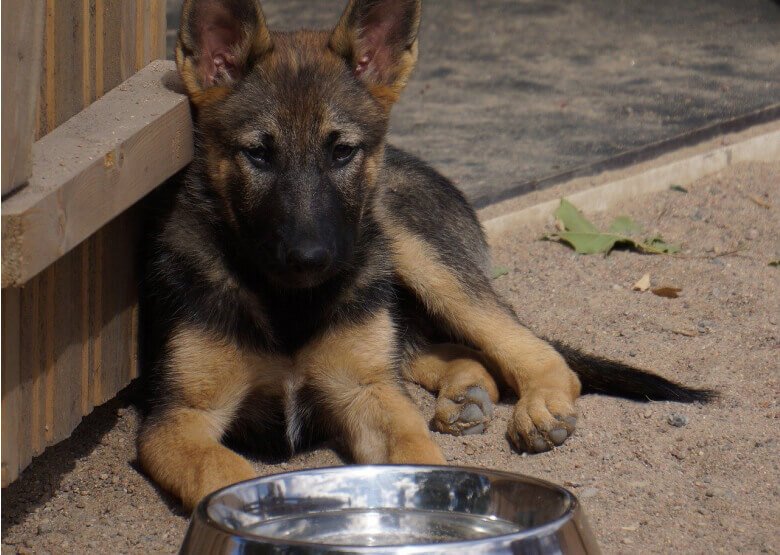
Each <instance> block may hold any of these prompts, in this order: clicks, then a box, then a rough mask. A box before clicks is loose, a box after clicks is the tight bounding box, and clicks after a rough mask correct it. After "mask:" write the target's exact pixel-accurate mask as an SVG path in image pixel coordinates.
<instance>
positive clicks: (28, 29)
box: [2, 0, 44, 196]
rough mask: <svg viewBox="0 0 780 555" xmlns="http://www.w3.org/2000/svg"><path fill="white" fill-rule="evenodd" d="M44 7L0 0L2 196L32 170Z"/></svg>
mask: <svg viewBox="0 0 780 555" xmlns="http://www.w3.org/2000/svg"><path fill="white" fill-rule="evenodd" d="M43 8H44V1H43V0H4V1H3V2H2V21H3V24H2V28H3V42H2V64H3V133H2V136H3V138H2V150H3V156H2V158H3V171H2V194H3V196H5V195H6V194H7V193H9V192H11V191H13V190H14V189H16V188H17V187H19V186H21V185H23V184H24V183H26V182H27V180H28V179H29V178H30V175H31V173H32V150H31V149H32V144H33V136H34V133H35V109H36V106H37V103H38V88H39V86H38V83H39V80H40V74H41V72H40V68H41V52H42V51H43V23H44V11H43Z"/></svg>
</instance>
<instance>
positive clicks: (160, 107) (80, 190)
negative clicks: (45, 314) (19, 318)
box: [2, 61, 192, 287]
mask: <svg viewBox="0 0 780 555" xmlns="http://www.w3.org/2000/svg"><path fill="white" fill-rule="evenodd" d="M174 76H175V71H174V65H173V63H172V62H163V61H156V62H153V63H151V64H150V65H149V66H147V67H146V68H144V69H143V70H141V71H140V72H139V73H137V74H136V75H134V76H133V77H131V78H130V79H128V80H127V81H124V82H123V83H122V84H121V85H120V86H119V87H117V88H115V89H114V90H112V91H110V92H109V93H108V94H106V95H105V96H104V97H103V98H101V99H99V100H97V101H96V102H94V103H93V104H92V105H90V106H89V107H87V108H86V109H84V110H83V111H81V112H79V113H78V114H77V115H76V116H74V117H72V118H70V119H69V120H68V121H66V122H65V123H63V124H62V125H60V126H59V127H57V128H56V129H55V130H54V131H52V132H51V133H49V134H48V135H46V136H45V137H43V138H42V139H40V140H39V141H37V142H36V143H35V145H34V146H33V160H34V163H35V173H34V175H33V176H32V178H31V179H30V181H29V184H28V185H27V187H25V188H24V190H22V191H19V192H18V193H17V194H15V195H13V196H12V197H11V198H9V199H7V200H6V201H4V202H3V213H2V230H3V250H4V252H3V273H2V276H3V277H2V284H3V287H9V286H18V285H21V284H23V283H25V282H27V281H28V280H29V279H30V278H32V277H33V276H35V275H37V274H38V273H39V272H41V271H42V270H43V269H44V268H46V267H48V266H49V265H51V264H52V263H53V262H54V261H56V260H58V259H59V258H60V257H61V256H63V255H65V254H67V253H68V252H70V250H71V249H73V248H75V247H76V245H78V244H80V243H81V242H82V241H84V240H85V239H87V238H88V237H90V236H91V235H92V234H94V233H95V232H96V231H97V230H98V229H100V228H101V227H102V226H103V225H105V224H106V223H107V222H108V221H109V220H111V219H112V218H113V217H115V216H116V215H117V214H119V213H121V212H122V211H123V210H125V209H126V208H128V207H129V206H131V205H132V204H133V203H135V202H136V201H138V200H139V199H141V198H142V197H143V196H144V195H146V194H147V193H148V192H150V191H152V190H153V189H154V188H155V187H157V186H158V185H159V184H160V183H162V182H163V181H165V180H166V179H167V178H168V177H170V176H171V175H173V174H174V173H176V172H177V171H179V170H180V169H181V168H182V167H184V166H185V165H186V164H187V163H188V162H189V161H190V160H191V158H192V125H191V120H190V109H189V104H188V102H187V99H186V97H185V96H183V95H181V94H179V93H176V92H174V91H172V90H170V89H169V88H168V87H169V86H170V83H172V82H175V79H174V78H173V77H174Z"/></svg>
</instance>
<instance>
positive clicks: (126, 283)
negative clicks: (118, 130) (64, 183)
mask: <svg viewBox="0 0 780 555" xmlns="http://www.w3.org/2000/svg"><path fill="white" fill-rule="evenodd" d="M138 216H139V214H138V213H137V212H136V211H134V210H130V211H128V212H125V213H123V214H122V215H121V216H119V217H118V218H117V219H116V220H114V221H112V222H111V223H110V224H108V225H107V226H105V228H103V229H102V230H101V231H100V234H101V235H102V243H103V245H111V248H110V249H103V256H102V261H101V266H102V268H101V270H102V271H101V273H100V274H96V276H95V277H96V279H100V280H101V281H102V284H101V286H100V291H101V306H100V312H99V313H98V314H99V316H100V317H101V319H102V325H101V330H100V342H101V348H100V359H99V360H100V364H99V367H98V368H99V372H100V390H99V391H96V397H95V403H96V404H97V403H104V402H106V401H108V400H109V399H111V398H112V397H113V396H114V395H115V394H116V392H117V391H119V390H120V389H122V388H123V387H124V386H125V385H127V384H128V383H129V382H130V379H131V376H132V374H133V373H134V369H133V368H132V364H133V359H134V350H135V348H134V346H133V345H132V340H133V337H134V332H133V308H134V306H135V304H136V297H137V290H136V289H137V288H136V282H137V273H136V267H135V266H136V265H135V249H136V236H137V234H136V230H137V222H138V221H139V218H138Z"/></svg>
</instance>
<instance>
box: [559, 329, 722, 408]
mask: <svg viewBox="0 0 780 555" xmlns="http://www.w3.org/2000/svg"><path fill="white" fill-rule="evenodd" d="M548 341H549V342H550V344H551V345H552V346H553V347H555V349H556V350H557V351H558V352H559V353H561V355H563V358H564V359H565V360H566V362H567V363H568V365H569V367H570V368H571V369H572V370H573V371H574V373H575V374H577V376H579V378H580V382H582V392H583V393H602V394H605V395H614V396H617V397H625V398H627V399H635V400H638V401H678V402H680V403H694V402H696V401H699V402H701V403H707V402H710V401H712V400H714V399H716V398H717V397H718V392H717V391H715V390H712V389H695V388H692V387H687V386H684V385H680V384H678V383H675V382H673V381H671V380H667V379H666V378H662V377H661V376H658V375H656V374H653V373H652V372H648V371H646V370H640V369H639V368H634V367H633V366H629V365H627V364H623V363H621V362H616V361H613V360H607V359H605V358H601V357H598V356H594V355H589V354H586V353H582V352H580V351H578V350H577V349H574V348H573V347H569V346H568V345H566V344H564V343H561V342H560V341H554V340H548Z"/></svg>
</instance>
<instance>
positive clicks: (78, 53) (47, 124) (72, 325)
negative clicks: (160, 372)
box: [2, 0, 174, 486]
mask: <svg viewBox="0 0 780 555" xmlns="http://www.w3.org/2000/svg"><path fill="white" fill-rule="evenodd" d="M41 4H43V5H42V6H41ZM36 5H37V6H38V7H39V9H40V14H41V17H42V21H37V20H36V19H35V11H36V9H37V8H36ZM2 8H3V13H2V16H3V61H4V63H3V87H4V88H3V93H4V96H3V114H4V116H5V113H6V111H5V110H6V104H7V102H13V103H15V104H16V107H17V108H18V109H19V110H22V109H28V110H32V111H33V112H34V113H36V114H37V115H36V116H35V117H34V118H33V121H34V127H35V129H34V132H35V137H36V138H37V139H40V138H42V137H44V136H45V135H47V134H48V133H50V132H52V131H53V130H55V129H56V128H57V127H58V126H59V125H61V124H62V123H63V122H65V121H66V120H68V118H71V117H72V116H74V115H76V114H79V113H80V112H81V111H82V110H83V109H84V108H86V107H87V106H89V105H90V104H92V103H93V102H94V101H95V100H96V99H98V98H100V97H102V96H103V95H104V94H105V93H106V92H107V91H109V90H110V89H112V88H114V87H116V86H118V85H119V84H120V83H122V82H123V81H125V80H126V79H128V78H129V77H131V76H132V75H133V74H135V73H136V72H138V71H139V70H140V69H141V68H143V67H144V66H146V65H147V64H149V62H151V61H152V60H155V59H163V58H165V1H164V0H3V2H2ZM7 20H8V21H7ZM7 24H8V25H9V27H7ZM10 26H17V27H18V28H19V29H20V30H21V31H22V32H20V33H17V34H18V35H19V36H30V35H31V34H32V35H33V36H35V35H36V29H37V36H38V38H39V40H40V41H41V43H42V48H41V52H42V54H41V56H40V60H39V63H40V68H41V73H40V87H39V90H28V91H24V90H18V88H17V90H15V91H13V97H12V98H6V94H5V93H6V88H5V86H6V82H8V80H9V79H10V80H12V81H13V80H16V81H17V83H18V81H20V80H21V77H20V74H17V75H13V74H9V73H6V72H7V71H9V72H10V71H19V68H18V67H17V68H15V69H12V68H10V67H7V66H6V63H5V61H6V52H7V51H10V50H8V49H7V48H6V46H7V40H6V29H7V28H11V27H10ZM9 40H11V39H9ZM29 42H30V44H34V41H32V40H31V41H29ZM34 69H35V67H29V65H28V67H27V68H26V71H30V72H31V73H34V71H33V70H34ZM33 81H34V80H33ZM34 88H37V87H34ZM6 132H7V130H6V129H5V126H4V129H3V134H4V138H3V144H4V150H5V144H6ZM66 139H67V138H66ZM66 139H65V140H66ZM12 140H15V141H19V142H20V145H21V146H22V149H24V147H25V145H24V144H23V143H24V141H23V140H22V139H20V138H19V137H18V136H16V137H12ZM26 146H28V147H30V148H31V147H32V145H31V144H28V145H26ZM70 146H71V147H74V148H71V151H73V152H74V153H73V154H71V157H76V158H78V156H79V151H78V146H79V145H70ZM20 158H24V156H21V157H20ZM3 162H4V163H5V153H4V159H3ZM70 162H71V160H70V159H69V160H65V161H63V162H62V163H61V165H62V166H63V167H64V168H65V167H67V166H68V164H69V163H70ZM35 171H36V167H35V165H33V166H32V172H33V174H35ZM172 171H174V170H171V171H170V172H167V174H166V175H163V176H162V178H161V179H160V181H161V180H162V179H164V178H165V177H167V175H170V173H172ZM24 173H25V172H24V171H22V172H20V174H24ZM27 177H28V178H29V177H30V175H29V173H27ZM8 179H11V178H10V177H9V178H8ZM6 183H7V178H6V174H5V173H4V174H3V186H4V187H3V192H4V195H5V193H6ZM9 183H10V182H9ZM30 183H32V181H31V182H30ZM121 183H124V181H122V182H121ZM17 185H18V184H16V183H14V184H12V186H9V187H8V188H9V189H10V188H13V187H15V186H17ZM33 189H34V186H33V185H32V184H31V185H28V187H27V190H26V189H25V188H24V187H22V189H21V190H20V191H19V192H17V193H12V194H11V196H10V198H5V197H4V199H3V286H4V288H3V290H2V485H3V486H5V485H7V484H8V483H10V482H11V481H13V480H14V479H16V477H17V476H18V475H19V473H20V472H21V470H23V469H24V468H25V467H26V466H27V465H28V464H29V463H30V461H31V460H32V458H33V457H34V456H36V455H38V454H40V453H41V452H42V451H43V450H44V449H45V448H46V447H47V446H49V445H51V444H53V443H55V442H57V441H60V440H62V439H64V438H66V437H68V436H69V435H70V433H71V432H72V431H73V429H74V428H75V427H76V426H77V425H78V424H79V422H80V421H81V419H82V417H83V416H84V415H86V414H88V413H89V412H90V411H91V410H92V409H93V408H94V407H95V406H96V405H99V404H101V403H103V402H105V401H107V400H108V399H110V398H112V397H113V396H114V395H115V394H116V393H117V392H118V391H119V390H120V389H121V388H123V387H124V386H125V385H127V384H128V383H129V381H130V380H131V379H133V378H134V377H135V376H136V375H137V373H138V369H137V356H136V333H137V331H136V330H137V325H136V324H137V292H136V289H137V288H136V277H137V275H136V267H135V256H134V251H135V243H136V238H137V231H138V227H139V226H138V223H139V215H138V213H137V210H136V209H134V208H130V209H129V210H124V208H122V210H119V211H117V213H116V217H115V219H113V221H111V222H110V223H108V224H107V225H104V226H103V227H101V228H100V229H99V230H97V232H95V233H93V234H92V235H91V236H89V237H88V238H86V240H83V241H82V242H80V243H79V244H78V246H75V248H73V249H72V250H71V249H70V248H69V247H68V248H67V249H63V250H64V251H65V250H67V252H66V254H64V255H63V256H61V257H59V258H58V259H57V260H56V262H54V263H53V264H50V265H48V266H47V267H46V269H44V270H43V271H41V272H40V273H37V274H36V275H34V276H32V277H30V276H25V275H22V276H21V278H19V279H11V276H12V275H13V274H14V272H12V271H9V268H12V267H13V264H12V263H11V262H9V261H8V260H7V257H6V253H7V252H8V253H11V252H13V251H14V249H15V248H16V246H17V243H18V242H19V241H21V240H22V238H21V237H20V236H19V234H20V233H22V231H20V230H19V229H18V228H19V225H18V224H17V223H14V222H16V220H12V219H11V217H10V216H9V217H8V218H7V217H6V215H7V214H9V213H11V212H13V211H12V210H11V209H10V208H9V209H7V207H10V206H11V205H13V203H14V202H16V203H19V202H20V201H19V200H18V198H19V197H20V196H24V195H28V196H30V195H34V194H37V192H36V191H34V190H33ZM58 200H59V202H60V203H64V204H62V206H63V208H62V210H63V214H66V213H67V210H68V209H69V204H68V203H75V202H82V200H80V199H77V198H72V199H67V198H66V199H62V198H60V199H58ZM52 217H53V218H54V220H55V221H57V218H59V220H60V222H59V224H57V225H59V226H60V228H63V226H65V229H67V222H65V221H63V220H64V216H63V215H62V214H60V215H59V216H58V215H57V214H54V215H52ZM55 227H56V226H55ZM60 231H62V229H60ZM25 232H26V231H25ZM28 233H29V232H28ZM79 240H81V238H79ZM8 256H11V255H10V254H9V255H8ZM18 263H19V261H16V262H14V264H18ZM7 277H8V279H6V278H7ZM17 277H18V276H17ZM28 278H29V279H28Z"/></svg>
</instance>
